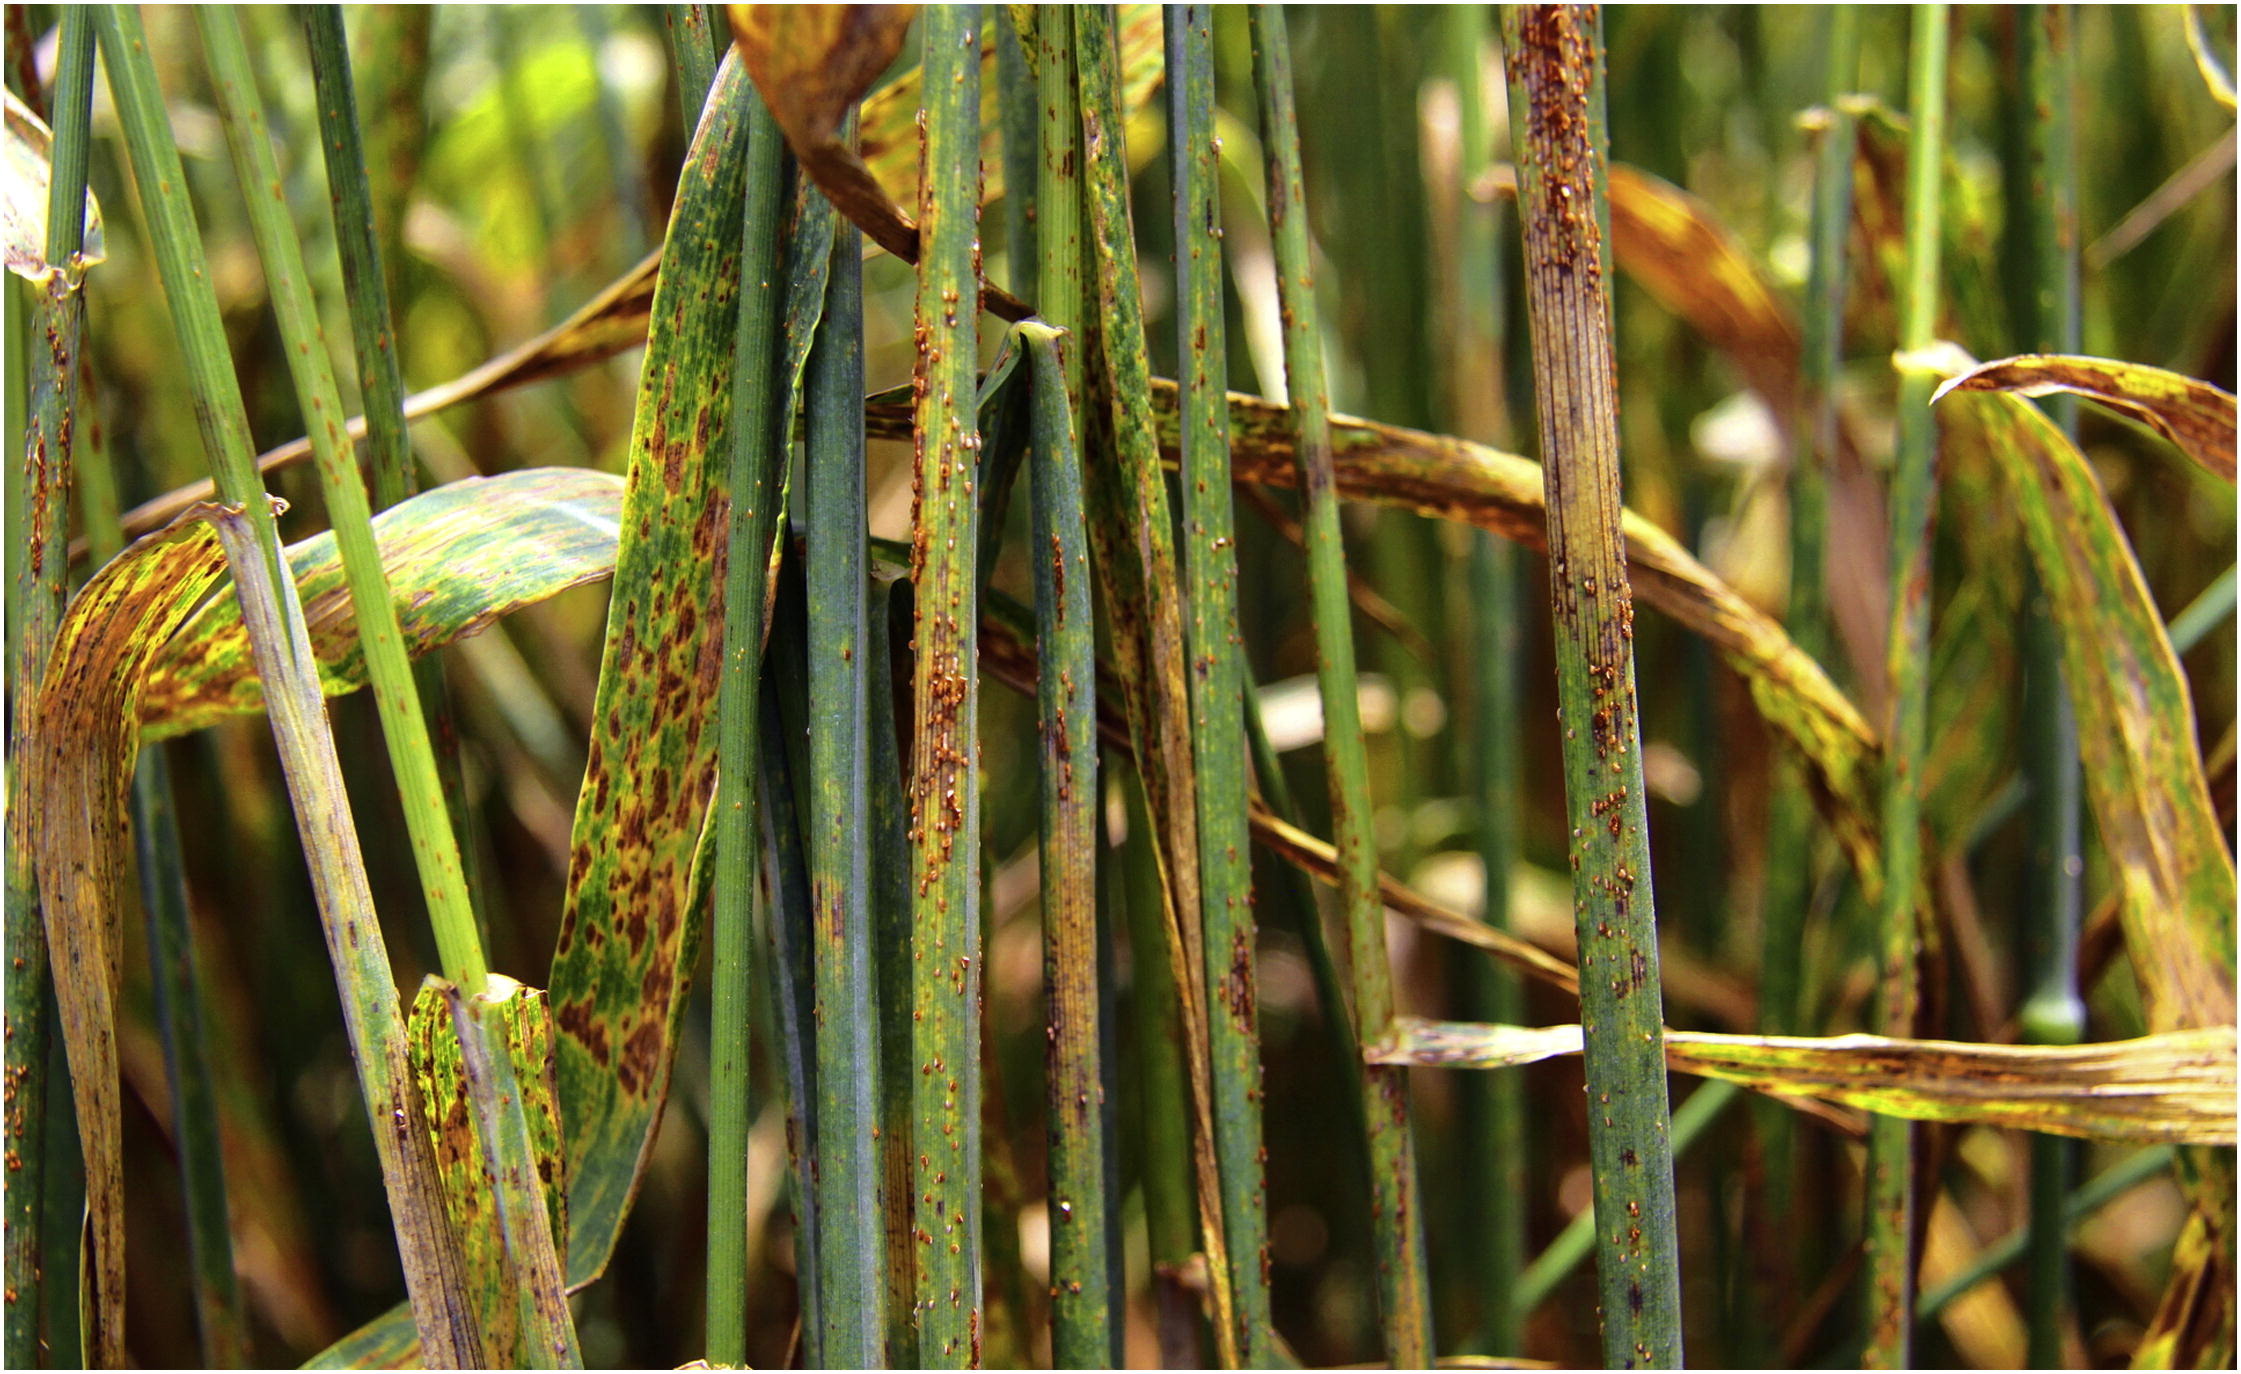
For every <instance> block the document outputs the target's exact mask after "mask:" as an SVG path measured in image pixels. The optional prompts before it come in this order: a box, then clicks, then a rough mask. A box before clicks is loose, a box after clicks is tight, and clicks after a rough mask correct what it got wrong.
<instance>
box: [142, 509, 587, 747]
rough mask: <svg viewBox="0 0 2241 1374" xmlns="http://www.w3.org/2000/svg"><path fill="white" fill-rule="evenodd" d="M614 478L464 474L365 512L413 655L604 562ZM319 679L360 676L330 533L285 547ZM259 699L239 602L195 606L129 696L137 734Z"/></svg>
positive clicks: (149, 737) (332, 683)
mask: <svg viewBox="0 0 2241 1374" xmlns="http://www.w3.org/2000/svg"><path fill="white" fill-rule="evenodd" d="M622 489H623V482H622V479H621V478H619V477H616V476H614V475H612V474H610V473H601V472H593V471H590V470H588V469H583V468H530V469H525V470H523V471H520V472H511V473H507V474H505V475H504V476H500V477H470V478H468V479H466V480H465V481H460V482H453V483H450V484H448V485H446V486H442V487H437V488H435V489H433V490H430V491H426V492H422V493H421V494H419V495H417V496H415V497H413V498H411V499H410V500H408V501H405V502H403V503H402V504H400V505H396V506H392V507H391V508H389V509H388V510H386V511H383V512H382V513H381V514H380V515H378V516H376V517H375V518H374V537H375V538H376V539H377V540H378V541H379V542H380V545H381V555H382V568H383V571H384V572H385V573H386V574H387V575H388V579H389V586H390V589H391V592H392V593H393V594H394V595H395V596H396V598H397V601H398V620H399V623H400V626H401V628H402V629H403V631H404V637H405V642H406V645H407V647H408V648H409V650H410V652H411V653H412V654H413V655H414V656H416V657H417V656H419V655H421V654H424V653H427V652H429V651H430V650H433V649H437V648H440V647H442V646H443V645H446V644H450V643H453V642H455V641H457V640H461V639H465V638H467V637H468V636H470V635H473V634H476V633H479V632H480V631H481V630H483V629H484V628H486V627H487V626H488V625H489V624H490V623H491V622H492V621H494V620H496V619H498V618H500V617H501V616H504V615H507V614H509V613H511V612H512V611H514V610H516V609H518V608H519V607H522V606H525V605H528V604H530V603H532V602H537V601H543V600H545V599H547V598H549V597H551V596H553V595H555V594H557V593H559V592H561V591H564V590H566V589H567V588H569V587H573V586H577V585H580V584H582V583H584V582H590V581H596V580H598V579H600V578H603V577H607V576H609V575H610V574H612V573H613V571H614V566H615V543H616V538H617V534H618V527H617V525H616V520H617V518H618V516H619V514H620V511H621V506H622ZM288 564H289V567H290V568H291V569H292V570H293V571H294V573H295V577H296V586H297V588H298V590H299V592H300V593H301V595H302V597H303V607H304V621H305V625H306V628H308V630H309V631H310V634H311V645H312V649H313V651H314V652H315V653H316V654H317V655H318V657H319V679H320V686H321V688H322V689H323V690H324V691H325V692H326V693H327V695H329V696H340V695H342V694H343V693H345V692H353V691H356V690H357V689H358V688H360V687H362V686H364V685H365V681H366V671H365V657H364V653H363V651H362V650H361V648H360V647H359V642H358V632H357V622H356V617H355V616H354V615H353V613H352V611H351V607H350V597H349V592H348V590H347V589H346V588H345V587H344V585H343V576H342V564H341V561H340V559H339V558H338V557H337V556H336V552H335V540H334V536H333V534H331V533H328V534H320V535H316V536H314V537H313V538H310V539H306V540H304V541H302V542H301V543H297V544H294V545H291V546H290V547H289V549H288ZM263 709H264V691H263V688H262V686H261V685H260V684H259V683H258V681H257V675H256V667H255V665H254V664H252V663H251V662H250V660H249V640H248V636H247V635H246V634H245V633H244V632H243V630H242V626H241V608H240V605H239V603H238V602H236V601H234V600H233V599H232V598H230V597H220V598H218V599H216V600H213V601H212V602H210V603H209V604H208V605H206V606H204V607H203V608H202V610H201V612H200V613H199V614H197V615H196V616H195V617H194V618H193V619H192V620H190V621H189V622H188V623H187V624H186V626H185V627H183V628H182V629H181V630H180V632H179V633H178V634H177V635H175V636H173V637H172V638H171V640H170V641H169V642H167V643H166V644H165V645H164V646H163V647H162V649H161V651H160V652H158V653H157V654H155V655H154V657H153V659H152V660H151V661H150V663H149V665H148V673H147V681H146V684H145V688H144V690H143V693H142V696H141V699H140V731H141V734H140V737H141V739H142V741H143V742H150V743H152V742H154V741H156V740H161V739H169V738H171V737H172V736H175V735H180V734H185V733H187V732H188V731H191V730H198V729H201V728H202V727H204V726H206V725H209V724H211V723H212V722H214V721H216V720H219V719H221V718H223V717H226V716H230V715H237V714H242V713H246V712H255V711H261V710H263Z"/></svg>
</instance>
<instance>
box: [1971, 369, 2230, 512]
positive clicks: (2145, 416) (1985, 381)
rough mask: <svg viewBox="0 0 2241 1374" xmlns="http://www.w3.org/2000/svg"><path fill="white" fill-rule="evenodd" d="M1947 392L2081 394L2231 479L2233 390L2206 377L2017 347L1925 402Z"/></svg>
mask: <svg viewBox="0 0 2241 1374" xmlns="http://www.w3.org/2000/svg"><path fill="white" fill-rule="evenodd" d="M1951 391H2012V392H2014V393H2016V394H2017V395H2019V396H2052V395H2056V394H2058V393H2061V392H2069V393H2071V394H2073V395H2077V396H2083V397H2085V398H2086V399H2087V400H2089V401H2093V402H2095V403H2097V404H2100V405H2104V406H2107V407H2108V408H2109V409H2111V410H2114V411H2118V412H2121V413H2122V414H2125V415H2128V416H2130V417H2131V418H2133V419H2135V420H2139V421H2142V422H2144V423H2146V424H2148V425H2152V426H2153V427H2154V428H2155V429H2156V431H2157V432H2158V433H2160V434H2161V435H2163V437H2164V438H2166V439H2169V440H2170V441H2171V442H2172V443H2174V444H2176V445H2178V447H2179V451H2180V452H2181V453H2184V454H2185V455H2186V456H2187V457H2189V458H2192V459H2193V460H2194V461H2195V462H2196V463H2198V464H2200V465H2201V466H2202V467H2203V468H2204V469H2205V470H2207V471H2209V472H2213V473H2215V474H2217V475H2218V476H2220V477H2223V478H2224V479H2225V480H2226V481H2228V482H2230V481H2232V480H2233V430H2234V402H2233V396H2232V393H2230V392H2226V391H2221V390H2220V389H2218V388H2217V387H2214V386H2212V385H2210V384H2209V383H2208V382H2198V381H2196V380H2194V378H2192V377H2186V376H2182V375H2180V374H2179V373H2176V372H2166V371H2164V370H2163V369H2162V368H2160V367H2149V366H2147V365H2145V364H2143V363H2120V362H2116V361H2113V360H2111V359H2108V358H2081V357H2075V356H2072V355H2068V354H2058V353H2025V354H2022V355H2021V356H2019V357H2014V358H2000V359H1997V360H1995V361H1993V362H1989V363H1980V364H1978V365H1977V366H1976V367H1974V368H1972V369H1970V370H1969V371H1968V372H1965V373H1963V374H1962V375H1960V376H1958V377H1955V378H1953V379H1952V380H1951V381H1949V382H1947V383H1946V384H1945V385H1944V386H1942V387H1940V388H1938V395H1937V397H1933V398H1932V401H1931V403H1932V404H1935V403H1936V401H1937V399H1938V398H1941V397H1943V396H1944V395H1945V394H1946V393H1947V392H1951Z"/></svg>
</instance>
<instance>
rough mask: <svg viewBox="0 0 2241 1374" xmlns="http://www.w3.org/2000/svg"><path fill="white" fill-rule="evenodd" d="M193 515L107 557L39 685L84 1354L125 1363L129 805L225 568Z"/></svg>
mask: <svg viewBox="0 0 2241 1374" xmlns="http://www.w3.org/2000/svg"><path fill="white" fill-rule="evenodd" d="M204 514H205V509H204V508H202V507H196V508H194V509H191V510H189V511H188V512H187V513H186V514H185V515H182V516H181V517H180V518H179V519H178V520H177V521H176V522H174V523H173V524H171V525H168V526H166V527H165V528H164V529H162V530H159V531H157V532H156V533H154V534H151V535H149V536H148V537H147V538H145V539H143V540H141V541H140V542H139V543H137V544H135V545H133V546H132V547H131V548H129V549H127V550H125V551H124V552H123V553H122V554H120V555H118V556H117V558H116V559H115V560H114V561H112V562H111V563H110V564H109V565H108V566H107V567H106V568H103V569H102V570H101V571H100V573H98V574H96V575H95V577H94V579H93V581H91V582H90V583H88V584H87V585H86V587H85V588H84V590H82V591H80V592H79V593H78V595H77V597H76V598H75V599H73V600H72V601H71V603H70V606H69V609H68V610H67V611H66V612H65V613H64V615H63V620H62V624H61V626H60V627H59V629H58V630H57V632H56V635H55V642H54V649H53V654H52V656H51V657H50V658H49V660H48V663H47V673H46V678H45V680H44V681H43V682H41V684H40V687H39V700H38V703H37V708H36V714H35V716H34V724H33V727H32V737H31V740H30V741H29V742H28V743H27V744H26V745H25V746H24V749H23V752H21V753H19V754H18V755H17V756H16V764H17V766H18V767H28V768H30V769H31V770H32V772H33V779H32V783H31V800H30V818H31V823H32V829H33V831H34V834H33V836H32V843H33V844H34V846H35V847H36V860H37V865H38V875H39V891H40V893H41V895H42V896H43V897H44V898H45V901H44V903H43V908H44V912H43V914H44V916H45V921H46V930H47V944H48V947H49V949H50V951H51V959H52V965H53V969H54V987H55V1004H56V1008H57V1010H58V1011H59V1012H60V1014H61V1020H62V1038H63V1046H64V1048H65V1050H66V1051H67V1053H68V1055H69V1060H70V1085H71V1095H72V1098H73V1099H74V1101H75V1103H76V1106H77V1115H78V1137H79V1142H80V1145H81V1147H82V1148H83V1150H84V1156H85V1169H86V1206H87V1212H88V1218H89V1230H90V1233H91V1240H90V1245H89V1251H88V1255H87V1264H86V1275H85V1278H86V1282H87V1284H88V1291H87V1294H86V1299H85V1304H86V1306H85V1310H86V1312H87V1314H88V1318H89V1321H90V1323H91V1325H90V1327H89V1329H88V1331H87V1332H86V1338H85V1339H86V1351H87V1354H88V1357H89V1358H90V1359H92V1360H94V1361H95V1362H97V1363H107V1362H111V1361H117V1360H121V1358H122V1356H123V1353H124V1327H123V1323H124V1279H125V1270H124V1263H125V1261H124V1241H125V1235H124V1172H123V1157H122V1153H121V1152H122V1149H123V1140H122V1121H121V1110H122V1109H121V1106H120V1104H119V1101H118V1096H117V1037H116V997H117V991H118V982H119V978H120V972H121V970H120V962H119V961H120V949H121V945H122V942H123V928H122V924H121V923H122V919H123V913H122V909H121V908H120V907H119V906H118V888H119V886H120V884H121V883H122V882H123V881H124V875H125V872H126V867H125V846H126V836H125V808H126V804H127V796H128V794H129V792H130V789H131V786H132V767H133V760H134V758H135V757H136V755H137V753H138V746H137V742H136V736H137V734H138V731H137V730H136V728H135V721H136V720H137V717H138V712H139V705H140V702H139V698H140V688H141V682H142V680H143V669H144V667H145V665H146V664H147V662H148V660H149V659H150V658H152V657H153V656H154V655H155V654H156V653H157V652H158V651H159V650H160V649H161V647H162V645H163V643H164V641H165V640H167V639H169V638H170V637H171V635H172V633H173V632H174V631H175V630H177V629H178V627H179V625H180V623H181V622H182V621H184V620H185V619H186V617H187V614H188V612H190V611H191V610H193V609H194V606H195V603H196V602H197V601H199V600H200V599H201V597H202V595H203V593H205V592H207V591H208V590H209V589H210V588H211V587H212V586H214V585H215V584H216V583H217V581H218V579H219V577H220V576H221V575H222V574H223V573H224V571H225V555H224V553H223V552H222V551H221V550H220V548H219V545H218V539H217V535H216V534H215V532H213V531H212V529H211V528H210V526H209V525H208V524H207V523H206V522H205V520H204V519H203V516H204Z"/></svg>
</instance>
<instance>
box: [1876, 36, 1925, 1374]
mask: <svg viewBox="0 0 2241 1374" xmlns="http://www.w3.org/2000/svg"><path fill="white" fill-rule="evenodd" d="M1946 27H1947V25H1946V7H1945V6H1943V5H1924V6H1922V7H1921V8H1919V9H1917V10H1915V11H1914V38H1913V44H1912V50H1911V51H1912V62H1913V71H1912V73H1911V76H1912V83H1911V84H1912V92H1911V100H1910V103H1911V106H1912V117H1913V121H1914V131H1913V140H1912V144H1911V147H1910V150H1909V156H1908V161H1907V202H1906V286H1905V292H1904V297H1903V303H1902V306H1901V310H1902V323H1901V326H1900V331H1899V347H1900V349H1901V350H1902V351H1903V350H1911V349H1917V348H1921V347H1923V346H1925V345H1927V344H1928V343H1929V342H1930V341H1931V339H1932V337H1933V336H1934V332H1935V330H1936V327H1937V299H1938V296H1937V284H1938V248H1939V239H1938V228H1939V218H1938V212H1939V194H1938V191H1939V187H1938V182H1939V176H1938V173H1939V168H1940V165H1941V162H1942V159H1943V156H1944V149H1945V54H1946ZM1933 386H1934V382H1933V380H1932V379H1931V378H1930V376H1929V375H1928V374H1926V373H1923V372H1922V371H1920V370H1919V369H1910V370H1908V371H1906V372H1905V373H1904V374H1902V376H1901V377H1900V380H1899V402H1898V419H1899V437H1898V456H1897V468H1896V471H1895V472H1894V473H1893V476H1892V482H1891V581H1892V585H1891V624H1890V635H1889V639H1888V641H1887V660H1886V662H1887V669H1888V672H1889V675H1890V686H1891V726H1890V729H1889V731H1888V732H1887V734H1886V735H1885V737H1884V755H1883V757H1884V770H1883V817H1882V820H1883V855H1884V871H1883V896H1882V908H1881V911H1880V913H1879V916H1880V922H1879V924H1880V936H1879V943H1880V962H1881V971H1880V976H1879V977H1878V980H1877V1011H1876V1025H1877V1029H1878V1030H1879V1031H1881V1032H1882V1033H1883V1034H1885V1035H1892V1036H1907V1035H1911V1034H1913V1033H1914V1022H1915V1017H1916V1014H1917V1011H1918V1009H1919V1002H1920V994H1919V991H1918V989H1917V986H1916V971H1915V962H1916V958H1917V954H1918V947H1919V945H1920V942H1921V930H1920V926H1919V924H1918V913H1917V910H1916V903H1917V901H1918V900H1919V898H1920V896H1921V893H1922V891H1923V890H1924V884H1923V858H1922V822H1921V815H1922V798H1921V782H1920V778H1921V770H1922V764H1923V759H1924V751H1925V736H1926V734H1927V730H1928V715H1929V711H1928V702H1929V677H1928V673H1929V660H1930V654H1929V636H1930V528H1931V523H1932V521H1933V519H1934V515H1935V509H1936V497H1937V486H1936V473H1935V463H1936V456H1937V431H1936V427H1935V422H1934V421H1933V420H1932V418H1931V415H1930V408H1929V400H1930V392H1931V390H1932V389H1933ZM1867 1190H1868V1197H1867V1269H1866V1286H1867V1302H1868V1335H1867V1343H1866V1347H1865V1348H1864V1349H1863V1350H1862V1351H1861V1356H1860V1357H1861V1360H1862V1362H1863V1363H1865V1364H1867V1365H1868V1366H1870V1367H1873V1368H1894V1369H1895V1368H1903V1367H1904V1366H1905V1365H1906V1364H1907V1363H1908V1353H1909V1348H1910V1345H1911V1323H1910V1320H1909V1319H1910V1315H1911V1313H1912V1311H1913V1307H1914V1300H1913V1299H1914V1254H1913V1250H1914V1246H1913V1232H1914V1210H1915V1198H1914V1127H1913V1123H1911V1122H1909V1121H1906V1120H1903V1119H1901V1118H1899V1117H1892V1116H1877V1117H1874V1118H1872V1119H1871V1120H1870V1122H1869V1126H1868V1181H1867Z"/></svg>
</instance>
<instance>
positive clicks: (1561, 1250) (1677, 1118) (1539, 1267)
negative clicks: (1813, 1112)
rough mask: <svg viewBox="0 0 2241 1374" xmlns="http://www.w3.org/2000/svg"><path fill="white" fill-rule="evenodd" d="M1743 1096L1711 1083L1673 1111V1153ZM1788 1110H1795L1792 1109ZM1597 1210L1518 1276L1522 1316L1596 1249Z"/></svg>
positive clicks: (1570, 1226)
mask: <svg viewBox="0 0 2241 1374" xmlns="http://www.w3.org/2000/svg"><path fill="white" fill-rule="evenodd" d="M1742 1095H1743V1089H1742V1088H1741V1087H1739V1086H1738V1085H1736V1084H1733V1083H1720V1082H1711V1083H1705V1084H1702V1085H1701V1086H1699V1087H1698V1088H1697V1090H1696V1091H1695V1092H1693V1093H1690V1094H1689V1096H1688V1100H1687V1101H1685V1102H1683V1103H1682V1104H1681V1105H1680V1106H1679V1107H1678V1108H1676V1109H1675V1110H1674V1112H1673V1152H1674V1153H1675V1154H1676V1155H1678V1154H1682V1153H1685V1152H1686V1151H1687V1150H1688V1148H1689V1147H1690V1146H1691V1145H1694V1144H1695V1143H1696V1142H1697V1139H1698V1138H1699V1137H1701V1136H1702V1135H1703V1134H1704V1130H1705V1128H1706V1127H1707V1126H1710V1125H1711V1124H1712V1123H1713V1121H1715V1120H1717V1119H1718V1117H1719V1114H1720V1111H1721V1109H1723V1108H1724V1107H1726V1106H1727V1105H1728V1104H1729V1103H1730V1102H1733V1101H1734V1100H1735V1099H1736V1098H1738V1097H1740V1096H1742ZM1783 1110H1784V1111H1789V1110H1791V1109H1790V1108H1788V1107H1785V1108H1783ZM1595 1239H1596V1237H1595V1207H1594V1204H1592V1203H1590V1204H1589V1206H1588V1208H1587V1210H1586V1211H1584V1212H1581V1213H1580V1214H1579V1215H1578V1216H1576V1217H1573V1218H1572V1219H1571V1220H1570V1221H1568V1222H1566V1223H1565V1224H1564V1229H1563V1230H1561V1231H1559V1232H1557V1233H1556V1239H1555V1240H1552V1241H1550V1242H1549V1243H1548V1248H1547V1249H1545V1250H1543V1251H1541V1253H1539V1254H1538V1255H1535V1256H1534V1257H1533V1262H1532V1263H1531V1264H1529V1265H1527V1266H1525V1271H1524V1272H1523V1273H1522V1274H1520V1275H1519V1276H1518V1280H1517V1293H1516V1296H1515V1297H1514V1298H1513V1299H1512V1301H1514V1302H1515V1303H1516V1305H1517V1310H1518V1312H1519V1313H1520V1314H1523V1315H1526V1316H1530V1315H1531V1314H1532V1313H1534V1312H1535V1311H1538V1310H1539V1308H1540V1306H1541V1304H1542V1303H1545V1302H1547V1301H1548V1300H1549V1298H1550V1297H1551V1296H1553V1295H1554V1294H1555V1292H1556V1287H1557V1285H1558V1284H1560V1283H1562V1282H1563V1281H1564V1280H1565V1279H1566V1278H1568V1277H1569V1276H1570V1275H1571V1273H1572V1271H1573V1270H1575V1269H1577V1268H1579V1267H1580V1263H1581V1261H1583V1260H1585V1259H1586V1258H1587V1257H1588V1255H1589V1254H1590V1253H1592V1252H1593V1251H1594V1249H1595Z"/></svg>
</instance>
